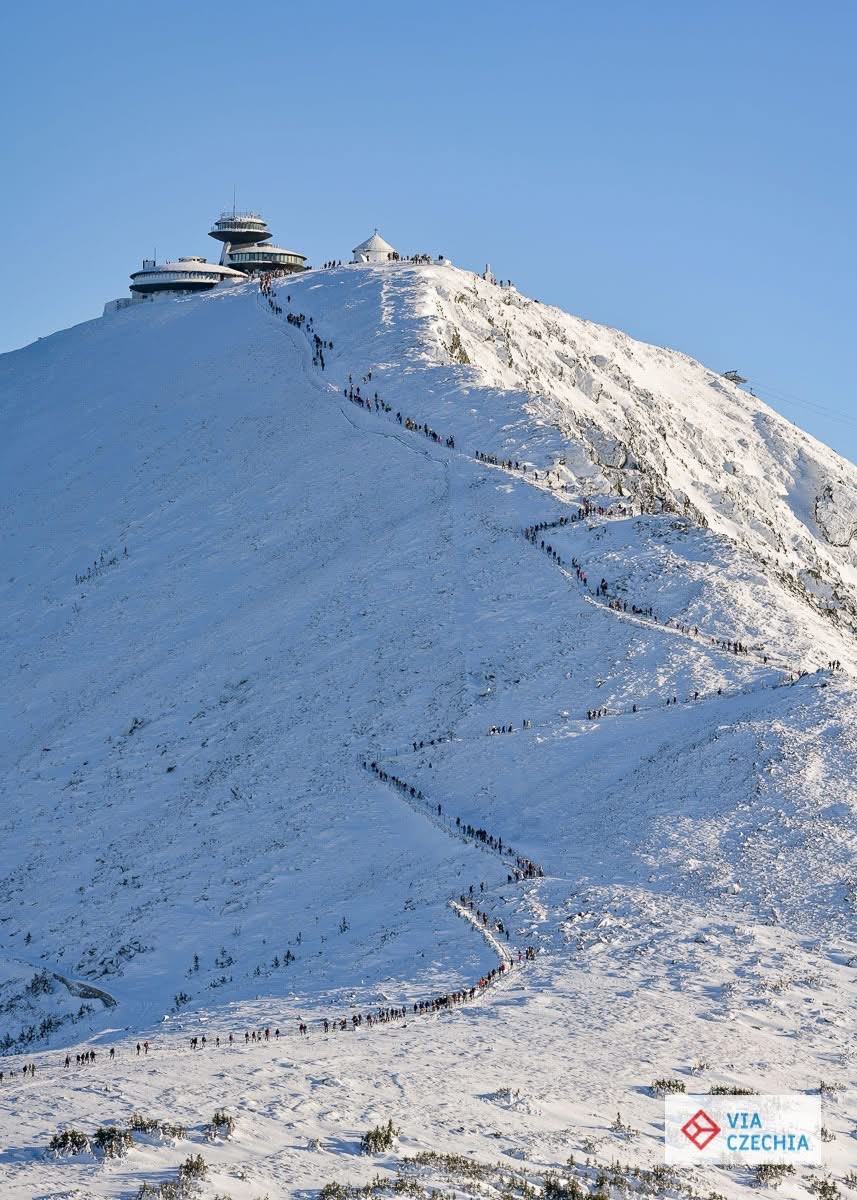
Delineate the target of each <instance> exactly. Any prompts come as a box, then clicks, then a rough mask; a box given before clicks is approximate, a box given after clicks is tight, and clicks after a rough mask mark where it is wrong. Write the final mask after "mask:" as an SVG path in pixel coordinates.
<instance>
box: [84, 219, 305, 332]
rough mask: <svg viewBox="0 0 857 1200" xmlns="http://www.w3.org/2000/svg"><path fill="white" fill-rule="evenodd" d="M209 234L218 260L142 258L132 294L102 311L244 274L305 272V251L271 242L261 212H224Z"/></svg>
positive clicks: (232, 280)
mask: <svg viewBox="0 0 857 1200" xmlns="http://www.w3.org/2000/svg"><path fill="white" fill-rule="evenodd" d="M209 237H212V238H214V239H215V241H218V242H221V243H222V249H221V252H220V261H219V262H216V263H214V262H209V261H208V260H207V259H206V258H202V257H200V256H198V255H184V256H182V257H180V258H177V259H175V260H174V261H173V260H170V261H168V262H161V263H159V262H157V261H156V260H155V259H154V258H144V259H143V265H142V266H141V267H140V268H139V269H138V270H136V271H134V272H132V274H131V287H130V291H131V295H130V296H125V297H123V298H122V299H120V300H111V301H109V302H108V303H107V304H106V305H105V306H104V311H105V312H112V311H114V310H116V309H119V308H125V307H127V306H128V305H129V304H135V303H138V302H139V301H141V300H153V299H155V297H156V296H164V297H167V298H169V297H171V296H181V295H187V294H188V293H191V292H202V291H207V290H209V289H210V288H213V287H217V286H218V285H220V284H230V283H233V284H234V283H240V282H241V281H242V280H243V279H246V277H247V276H248V275H256V274H262V273H265V272H268V271H277V272H292V271H305V270H306V269H307V265H306V255H305V254H300V253H298V251H297V250H286V249H284V248H283V247H282V246H275V245H274V244H273V243H272V241H271V231H270V230H269V229H268V223H267V221H266V220H265V219H264V217H262V216H261V215H260V214H259V213H255V212H238V211H236V209H234V208H233V209H232V211H231V212H224V213H221V215H220V216H219V217H218V218H217V220H216V221H215V222H214V224H213V225H212V227H211V229H210V230H209Z"/></svg>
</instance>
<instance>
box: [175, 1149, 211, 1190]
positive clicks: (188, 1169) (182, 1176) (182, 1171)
mask: <svg viewBox="0 0 857 1200" xmlns="http://www.w3.org/2000/svg"><path fill="white" fill-rule="evenodd" d="M207 1174H208V1164H207V1163H206V1161H205V1159H204V1158H203V1157H202V1155H201V1154H191V1155H190V1157H189V1158H186V1159H185V1160H184V1162H183V1163H182V1164H181V1166H180V1167H179V1182H181V1183H189V1182H191V1181H194V1180H197V1179H205V1177H206V1175H207Z"/></svg>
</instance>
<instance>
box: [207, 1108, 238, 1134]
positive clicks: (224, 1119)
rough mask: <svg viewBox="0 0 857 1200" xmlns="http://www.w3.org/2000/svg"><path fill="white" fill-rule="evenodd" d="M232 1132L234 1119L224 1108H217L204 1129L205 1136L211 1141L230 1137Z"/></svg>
mask: <svg viewBox="0 0 857 1200" xmlns="http://www.w3.org/2000/svg"><path fill="white" fill-rule="evenodd" d="M234 1131H235V1118H234V1117H233V1116H230V1114H229V1113H228V1112H227V1111H226V1109H225V1108H218V1109H216V1110H215V1113H214V1116H213V1117H212V1118H211V1121H210V1123H209V1124H208V1125H206V1127H205V1136H206V1137H207V1138H208V1139H209V1140H210V1141H211V1140H213V1139H214V1138H216V1137H231V1135H232V1134H233V1133H234Z"/></svg>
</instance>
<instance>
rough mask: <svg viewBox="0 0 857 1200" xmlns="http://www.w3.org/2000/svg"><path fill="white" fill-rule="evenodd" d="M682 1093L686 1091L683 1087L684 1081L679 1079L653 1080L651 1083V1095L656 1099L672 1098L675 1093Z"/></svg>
mask: <svg viewBox="0 0 857 1200" xmlns="http://www.w3.org/2000/svg"><path fill="white" fill-rule="evenodd" d="M684 1091H687V1089H686V1088H685V1086H684V1081H683V1080H681V1079H655V1080H653V1082H652V1087H651V1092H652V1095H653V1096H657V1097H658V1098H663V1097H664V1096H672V1095H675V1094H676V1093H677V1092H684Z"/></svg>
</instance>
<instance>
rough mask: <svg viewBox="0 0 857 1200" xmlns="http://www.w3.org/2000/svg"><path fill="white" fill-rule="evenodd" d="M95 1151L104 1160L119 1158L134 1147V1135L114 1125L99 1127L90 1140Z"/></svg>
mask: <svg viewBox="0 0 857 1200" xmlns="http://www.w3.org/2000/svg"><path fill="white" fill-rule="evenodd" d="M92 1141H93V1144H94V1145H95V1148H96V1150H98V1151H100V1153H101V1154H103V1155H104V1157H105V1158H121V1157H122V1156H123V1154H127V1153H128V1150H129V1149H130V1148H131V1146H133V1145H134V1135H133V1134H132V1133H131V1132H130V1130H128V1129H120V1128H119V1127H118V1126H116V1125H101V1126H99V1128H98V1129H96V1131H95V1133H94V1134H93V1138H92Z"/></svg>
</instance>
